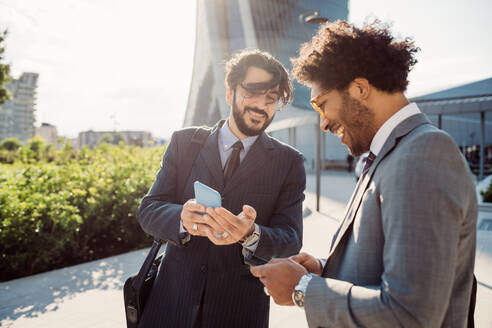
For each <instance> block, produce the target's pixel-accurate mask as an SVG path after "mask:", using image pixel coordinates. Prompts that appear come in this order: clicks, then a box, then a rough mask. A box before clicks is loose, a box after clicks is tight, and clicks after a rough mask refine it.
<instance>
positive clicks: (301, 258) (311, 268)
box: [290, 253, 323, 276]
mask: <svg viewBox="0 0 492 328" xmlns="http://www.w3.org/2000/svg"><path fill="white" fill-rule="evenodd" d="M290 259H292V260H294V261H296V262H297V263H299V264H300V265H302V266H303V267H305V268H306V270H308V272H309V273H314V274H316V275H318V276H321V273H322V272H323V266H322V265H321V262H320V260H318V259H317V258H315V257H314V256H312V255H309V254H307V253H300V254H297V255H292V256H291V257H290Z"/></svg>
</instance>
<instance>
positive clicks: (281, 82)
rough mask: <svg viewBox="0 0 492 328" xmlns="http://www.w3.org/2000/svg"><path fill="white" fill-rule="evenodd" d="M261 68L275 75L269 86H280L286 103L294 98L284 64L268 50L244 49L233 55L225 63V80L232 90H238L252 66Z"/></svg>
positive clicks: (283, 100)
mask: <svg viewBox="0 0 492 328" xmlns="http://www.w3.org/2000/svg"><path fill="white" fill-rule="evenodd" d="M252 66H254V67H257V68H261V69H263V70H265V71H267V72H268V73H271V74H272V75H273V78H272V80H271V83H269V87H271V88H273V87H275V86H277V85H278V86H279V94H280V99H281V100H282V103H283V104H284V105H286V104H288V103H289V102H290V101H291V99H292V83H291V82H290V80H289V73H288V72H287V70H286V69H285V67H284V65H282V63H281V62H279V61H278V60H277V59H275V58H274V57H273V56H272V55H271V54H269V53H268V52H266V51H260V50H242V51H240V52H238V53H236V54H234V55H233V56H232V58H231V59H229V61H228V62H227V63H226V65H225V73H226V76H225V82H226V86H227V87H229V88H231V90H236V88H237V86H238V84H240V83H241V82H242V81H243V80H244V78H245V77H246V72H247V71H248V68H250V67H252Z"/></svg>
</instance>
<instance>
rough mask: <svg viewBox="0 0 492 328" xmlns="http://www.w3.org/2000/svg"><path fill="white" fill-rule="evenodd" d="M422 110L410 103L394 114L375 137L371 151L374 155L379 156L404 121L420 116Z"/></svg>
mask: <svg viewBox="0 0 492 328" xmlns="http://www.w3.org/2000/svg"><path fill="white" fill-rule="evenodd" d="M420 113H421V112H420V109H419V108H418V107H417V104H415V103H410V104H408V105H406V106H405V107H403V108H402V109H400V110H399V111H397V112H396V113H394V114H393V115H392V116H391V117H390V118H389V119H388V120H386V122H384V124H383V125H381V127H380V128H379V130H378V132H376V134H375V135H374V138H373V139H372V142H371V147H370V149H371V151H372V152H373V153H374V155H376V156H377V155H378V154H379V152H380V151H381V149H382V148H383V145H384V143H385V142H386V140H387V139H388V137H389V135H390V134H391V132H392V131H393V130H394V129H395V128H396V127H397V126H398V124H400V123H401V122H403V121H404V120H406V119H407V118H409V117H410V116H413V115H416V114H420Z"/></svg>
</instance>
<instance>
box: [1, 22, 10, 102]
mask: <svg viewBox="0 0 492 328" xmlns="http://www.w3.org/2000/svg"><path fill="white" fill-rule="evenodd" d="M6 37H7V31H6V30H5V31H3V32H0V105H1V104H3V103H4V102H5V101H6V100H7V99H10V93H9V92H8V90H7V89H6V88H5V83H7V82H9V81H10V65H8V64H3V63H2V61H3V53H4V52H5V48H4V46H3V43H4V41H5V38H6ZM0 109H1V108H0Z"/></svg>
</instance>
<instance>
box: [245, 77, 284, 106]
mask: <svg viewBox="0 0 492 328" xmlns="http://www.w3.org/2000/svg"><path fill="white" fill-rule="evenodd" d="M239 85H240V86H241V88H242V89H243V92H242V93H243V98H244V99H253V98H259V97H261V96H265V98H266V103H265V105H266V106H268V107H275V110H276V111H281V110H282V109H283V108H284V105H283V104H281V103H280V96H279V94H278V92H276V91H272V92H270V90H265V91H256V90H251V88H247V87H245V86H244V85H243V84H242V83H239Z"/></svg>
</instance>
